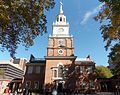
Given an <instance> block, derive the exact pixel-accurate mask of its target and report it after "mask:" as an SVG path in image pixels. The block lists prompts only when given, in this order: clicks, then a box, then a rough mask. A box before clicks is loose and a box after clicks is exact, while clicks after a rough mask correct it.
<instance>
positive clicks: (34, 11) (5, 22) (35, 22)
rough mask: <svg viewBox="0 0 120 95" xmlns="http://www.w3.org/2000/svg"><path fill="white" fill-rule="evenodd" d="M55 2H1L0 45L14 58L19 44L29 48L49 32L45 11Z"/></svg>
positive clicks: (50, 0) (21, 0) (7, 0)
mask: <svg viewBox="0 0 120 95" xmlns="http://www.w3.org/2000/svg"><path fill="white" fill-rule="evenodd" d="M54 4H55V3H54V0H0V45H1V46H2V48H1V50H2V51H4V49H7V50H8V51H9V52H10V55H11V56H12V57H14V54H15V53H16V49H17V47H18V44H20V43H22V44H23V45H24V46H26V47H27V48H28V47H29V46H32V45H33V44H34V41H33V40H34V39H35V38H36V37H37V36H38V35H40V34H43V33H46V32H47V27H46V23H47V20H46V16H45V14H44V11H45V10H49V9H51V8H53V7H54Z"/></svg>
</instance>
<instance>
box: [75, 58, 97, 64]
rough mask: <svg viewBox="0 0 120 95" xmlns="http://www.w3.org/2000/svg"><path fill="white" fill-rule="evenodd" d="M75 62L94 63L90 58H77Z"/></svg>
mask: <svg viewBox="0 0 120 95" xmlns="http://www.w3.org/2000/svg"><path fill="white" fill-rule="evenodd" d="M75 64H79V65H94V64H95V63H94V61H93V60H92V59H91V58H77V59H76V60H75Z"/></svg>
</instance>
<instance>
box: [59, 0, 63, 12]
mask: <svg viewBox="0 0 120 95" xmlns="http://www.w3.org/2000/svg"><path fill="white" fill-rule="evenodd" d="M62 5H63V3H62V0H60V13H63V9H62Z"/></svg>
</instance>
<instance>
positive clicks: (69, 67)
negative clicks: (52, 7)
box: [24, 2, 95, 90]
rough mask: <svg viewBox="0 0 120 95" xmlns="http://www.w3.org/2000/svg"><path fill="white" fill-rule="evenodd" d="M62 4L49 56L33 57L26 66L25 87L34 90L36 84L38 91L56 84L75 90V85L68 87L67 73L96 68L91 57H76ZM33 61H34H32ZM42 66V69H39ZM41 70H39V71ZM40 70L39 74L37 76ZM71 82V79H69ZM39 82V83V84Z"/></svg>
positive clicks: (54, 23) (50, 38) (49, 38)
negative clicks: (42, 57) (27, 86)
mask: <svg viewBox="0 0 120 95" xmlns="http://www.w3.org/2000/svg"><path fill="white" fill-rule="evenodd" d="M62 7H63V6H62V2H60V11H59V14H58V15H57V16H56V21H55V22H53V25H52V29H53V32H52V34H51V35H50V36H49V37H48V47H47V55H46V56H45V59H44V60H43V59H39V60H38V59H36V58H35V57H34V56H31V58H30V62H29V63H28V64H26V73H25V77H24V87H25V86H26V85H27V84H31V85H29V87H30V88H31V89H32V90H34V87H35V85H36V83H37V84H38V85H39V87H38V89H42V88H44V86H45V85H46V84H53V83H54V82H56V86H57V87H62V88H65V87H66V88H68V87H69V88H71V89H72V88H75V87H76V86H75V85H74V84H76V83H75V82H71V83H74V84H73V85H74V86H73V85H72V84H71V86H70V84H69V86H68V85H66V84H67V83H66V79H65V74H64V73H65V71H66V72H67V76H68V74H72V73H73V72H74V71H75V70H76V68H79V69H77V70H79V72H81V73H82V72H85V71H86V70H89V72H93V71H94V68H95V63H94V61H93V60H92V59H91V58H90V56H88V57H86V58H83V59H81V58H77V56H75V55H74V46H73V36H72V35H70V33H69V23H68V22H67V19H66V16H65V15H64V13H63V9H62ZM31 60H32V61H31ZM39 66H40V67H39ZM38 68H39V69H38ZM38 70H40V72H39V73H38V74H36V73H37V72H38ZM67 80H69V79H67ZM37 81H38V82H37Z"/></svg>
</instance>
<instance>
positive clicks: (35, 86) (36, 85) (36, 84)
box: [34, 81, 39, 89]
mask: <svg viewBox="0 0 120 95" xmlns="http://www.w3.org/2000/svg"><path fill="white" fill-rule="evenodd" d="M34 89H39V81H35V82H34Z"/></svg>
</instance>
